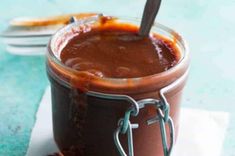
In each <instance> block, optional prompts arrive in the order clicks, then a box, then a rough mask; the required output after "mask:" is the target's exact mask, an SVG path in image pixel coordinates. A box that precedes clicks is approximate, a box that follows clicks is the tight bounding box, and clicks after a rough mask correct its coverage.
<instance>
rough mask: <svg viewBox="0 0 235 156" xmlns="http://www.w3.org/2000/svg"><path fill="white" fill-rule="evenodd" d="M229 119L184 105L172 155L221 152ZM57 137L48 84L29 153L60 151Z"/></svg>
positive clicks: (200, 155)
mask: <svg viewBox="0 0 235 156" xmlns="http://www.w3.org/2000/svg"><path fill="white" fill-rule="evenodd" d="M228 122H229V114H228V113H226V112H211V111H205V110H196V109H188V108H183V109H182V111H181V120H180V131H179V136H178V141H177V143H176V145H175V147H174V151H173V153H172V156H221V155H222V153H221V152H222V147H223V140H224V137H225V134H226V129H227V126H228ZM57 151H58V148H57V147H56V145H55V143H54V140H53V132H52V115H51V96H50V88H49V87H48V88H47V89H46V91H45V93H44V96H43V98H42V101H41V103H40V106H39V109H38V112H37V115H36V123H35V126H34V128H33V131H32V134H31V138H30V143H29V147H28V151H27V154H26V155H27V156H46V155H48V154H53V153H54V152H57Z"/></svg>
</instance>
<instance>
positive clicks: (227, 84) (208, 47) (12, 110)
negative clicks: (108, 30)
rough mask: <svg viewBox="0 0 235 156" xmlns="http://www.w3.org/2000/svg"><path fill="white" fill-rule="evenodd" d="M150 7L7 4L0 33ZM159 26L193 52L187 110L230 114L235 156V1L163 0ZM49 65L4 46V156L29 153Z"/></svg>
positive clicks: (45, 0)
mask: <svg viewBox="0 0 235 156" xmlns="http://www.w3.org/2000/svg"><path fill="white" fill-rule="evenodd" d="M144 3H145V0H102V1H101V0H69V1H65V0H64V1H62V0H15V1H13V0H1V3H0V31H1V30H4V29H5V28H6V26H7V22H8V21H9V20H10V19H11V18H14V17H18V16H45V15H56V14H63V13H71V12H104V13H106V14H112V15H119V16H128V17H141V14H142V9H143V7H144ZM157 20H158V22H160V23H162V24H165V25H167V26H169V27H172V28H174V29H175V30H176V31H178V32H180V33H181V34H182V35H183V36H184V38H185V39H186V40H187V42H188V45H189V48H190V53H191V58H192V60H191V71H190V77H189V80H188V83H187V86H186V88H185V94H184V98H183V101H182V105H183V107H190V108H198V109H206V110H215V111H226V112H229V113H230V122H229V127H228V129H227V134H226V138H225V142H224V146H223V155H224V156H235V1H234V0H229V1H224V0H177V1H176V0H167V1H165V0H163V2H162V6H161V10H160V13H159V15H158V18H157ZM44 64H45V58H44V56H15V55H12V54H9V53H7V51H6V49H5V47H4V45H3V44H2V43H0V156H23V155H25V153H26V150H27V146H28V143H29V138H30V134H31V130H32V128H33V126H34V122H35V114H36V112H37V108H38V105H39V102H40V99H41V97H42V95H43V92H44V90H45V88H46V86H47V85H48V84H49V83H48V80H47V77H46V73H45V65H44ZM215 137H216V136H215ZM208 146H209V145H208ZM192 152H193V151H192ZM189 155H190V154H189Z"/></svg>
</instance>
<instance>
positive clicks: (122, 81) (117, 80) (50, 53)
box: [47, 17, 189, 85]
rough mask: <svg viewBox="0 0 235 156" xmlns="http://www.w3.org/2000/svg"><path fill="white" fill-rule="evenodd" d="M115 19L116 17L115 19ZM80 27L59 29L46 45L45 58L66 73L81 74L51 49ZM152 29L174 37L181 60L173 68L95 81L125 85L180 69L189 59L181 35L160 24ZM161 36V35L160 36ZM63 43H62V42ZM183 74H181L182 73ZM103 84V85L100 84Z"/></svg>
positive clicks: (70, 26) (134, 19) (101, 78)
mask: <svg viewBox="0 0 235 156" xmlns="http://www.w3.org/2000/svg"><path fill="white" fill-rule="evenodd" d="M115 18H116V17H115ZM117 20H118V21H120V20H126V21H125V23H132V22H140V19H138V18H128V17H117ZM79 25H81V24H80V23H79V22H74V23H71V24H68V25H67V26H65V27H63V28H61V29H59V30H58V31H57V32H56V33H55V34H54V35H53V36H52V37H51V39H50V41H49V44H48V47H47V48H48V52H47V57H48V58H49V59H50V60H52V61H53V63H55V64H56V65H57V66H60V67H61V68H63V69H65V70H66V71H70V72H71V73H82V71H77V70H75V69H72V68H70V67H68V66H66V65H65V64H63V63H62V62H61V61H60V60H59V57H58V56H56V54H55V53H56V52H55V49H54V50H53V49H52V47H53V46H55V44H56V43H55V42H56V40H57V39H58V38H60V37H61V36H63V35H65V33H66V32H68V31H71V30H72V29H73V28H74V27H77V26H79ZM152 28H155V29H158V30H161V31H163V32H165V33H167V34H168V35H170V36H172V37H175V40H176V44H177V45H178V46H179V47H178V50H179V52H180V53H181V58H180V60H179V61H178V62H177V64H176V65H174V66H173V67H171V68H170V69H168V70H166V71H163V72H160V73H156V74H152V75H148V76H143V77H135V78H110V77H96V76H95V79H96V80H97V81H102V82H108V83H115V84H117V85H125V84H127V83H128V82H130V81H132V82H138V81H139V80H140V79H145V80H148V79H149V80H152V79H153V78H154V79H156V78H158V77H165V76H167V75H170V74H171V73H172V72H175V71H176V70H177V69H179V68H181V66H182V64H184V62H186V61H187V60H188V57H189V52H188V46H187V43H186V41H185V40H184V39H183V38H182V36H181V35H179V34H178V33H177V32H176V31H174V30H173V29H171V28H168V27H166V26H164V25H162V24H160V23H154V24H153V26H152ZM153 32H154V33H156V34H158V32H156V31H153ZM161 36H162V35H161ZM163 37H165V36H163ZM62 42H63V41H62ZM182 74H183V73H182ZM102 84H104V83H102Z"/></svg>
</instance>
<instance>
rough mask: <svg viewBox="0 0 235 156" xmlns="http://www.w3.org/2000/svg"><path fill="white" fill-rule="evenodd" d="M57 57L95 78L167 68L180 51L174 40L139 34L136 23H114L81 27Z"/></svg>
mask: <svg viewBox="0 0 235 156" xmlns="http://www.w3.org/2000/svg"><path fill="white" fill-rule="evenodd" d="M60 58H61V61H62V62H63V63H64V64H65V65H66V66H69V67H71V68H73V69H75V70H78V71H87V72H89V73H91V74H94V75H95V76H98V77H109V78H135V77H144V76H149V75H153V74H156V73H160V72H163V71H166V70H168V69H170V68H171V67H173V66H174V65H176V64H177V62H178V61H179V59H180V54H179V52H178V50H177V48H176V47H175V46H174V43H173V41H172V42H171V41H170V40H167V39H165V38H163V37H161V36H159V35H156V34H154V35H150V36H149V37H140V36H138V28H137V27H136V26H133V25H125V26H123V25H121V24H116V25H115V24H113V25H111V26H109V27H97V28H93V29H86V30H84V31H83V32H81V33H80V34H79V35H77V36H75V37H74V38H72V39H71V40H70V41H69V42H68V44H67V45H66V46H65V47H64V48H63V50H62V52H61V54H60Z"/></svg>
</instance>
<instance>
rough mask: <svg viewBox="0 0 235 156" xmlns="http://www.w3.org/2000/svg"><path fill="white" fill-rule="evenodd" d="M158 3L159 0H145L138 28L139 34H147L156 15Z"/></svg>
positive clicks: (159, 2)
mask: <svg viewBox="0 0 235 156" xmlns="http://www.w3.org/2000/svg"><path fill="white" fill-rule="evenodd" d="M160 4H161V0H147V2H146V4H145V8H144V12H143V15H142V21H141V25H140V29H139V35H140V36H148V34H149V32H150V29H151V27H152V25H153V23H154V20H155V18H156V16H157V13H158V10H159V8H160Z"/></svg>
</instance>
